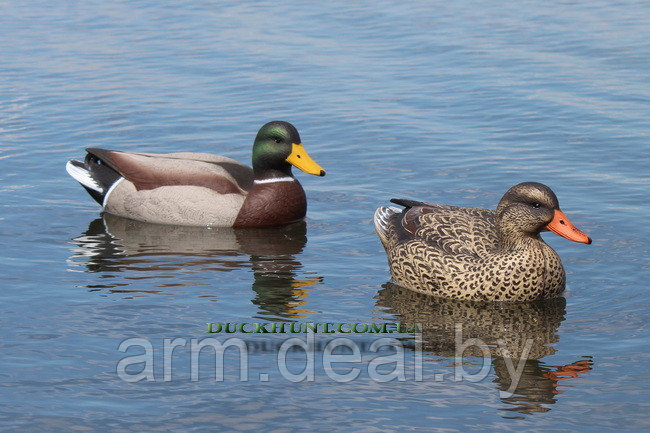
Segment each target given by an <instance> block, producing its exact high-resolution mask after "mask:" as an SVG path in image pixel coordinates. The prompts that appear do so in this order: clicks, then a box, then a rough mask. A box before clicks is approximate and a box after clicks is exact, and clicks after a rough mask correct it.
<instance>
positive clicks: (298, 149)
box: [286, 143, 325, 176]
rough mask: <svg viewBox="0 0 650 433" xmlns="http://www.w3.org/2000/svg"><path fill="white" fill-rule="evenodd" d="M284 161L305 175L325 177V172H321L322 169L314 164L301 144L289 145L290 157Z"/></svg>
mask: <svg viewBox="0 0 650 433" xmlns="http://www.w3.org/2000/svg"><path fill="white" fill-rule="evenodd" d="M286 161H287V162H288V163H289V164H291V165H293V166H294V167H296V168H299V169H300V170H302V171H304V172H305V173H309V174H315V175H316V176H325V170H323V167H321V166H320V165H318V164H316V161H314V160H313V159H311V157H310V156H309V155H308V154H307V151H306V150H305V148H304V146H303V145H302V143H292V144H291V155H289V156H288V157H287V159H286Z"/></svg>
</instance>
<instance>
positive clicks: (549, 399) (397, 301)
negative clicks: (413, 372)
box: [377, 283, 592, 413]
mask: <svg viewBox="0 0 650 433" xmlns="http://www.w3.org/2000/svg"><path fill="white" fill-rule="evenodd" d="M383 287H384V288H383V289H382V290H380V291H379V293H378V296H377V305H378V306H381V307H387V308H388V309H389V310H390V312H392V313H393V314H395V315H397V316H398V318H399V320H400V321H402V322H407V323H419V324H421V327H422V340H423V341H422V349H423V351H425V352H429V353H431V354H434V355H438V356H443V357H453V356H454V355H455V352H456V325H462V341H468V340H469V339H473V338H476V339H479V340H481V341H482V342H483V343H484V344H485V346H483V347H485V348H487V350H488V351H489V353H490V357H491V362H492V367H493V369H494V374H495V376H496V379H495V380H494V382H495V383H496V384H497V387H498V389H499V390H500V391H508V390H509V391H512V389H510V386H511V383H512V380H511V374H510V373H509V371H508V368H507V363H508V362H512V364H511V365H514V366H515V367H517V365H518V363H519V359H520V358H524V359H525V361H522V362H525V364H524V366H523V373H522V376H521V378H520V380H519V383H518V384H517V387H516V389H515V390H514V393H513V394H512V395H511V396H510V397H508V398H502V399H501V400H502V402H503V403H505V404H507V405H508V407H507V408H504V409H502V410H504V411H516V412H520V413H533V412H545V411H548V410H550V408H548V407H546V406H545V405H552V404H554V403H555V402H556V396H557V394H559V393H560V391H559V390H558V388H559V387H560V386H562V385H563V384H560V383H559V381H560V380H563V379H567V378H578V377H580V374H582V373H586V372H588V371H589V370H591V365H592V362H591V360H590V359H581V360H577V361H576V362H574V363H572V364H569V365H565V366H550V365H546V364H545V363H543V362H542V361H540V359H541V358H543V357H546V356H549V355H552V354H554V353H555V352H556V351H555V349H554V347H553V344H554V343H557V341H558V336H557V330H558V328H559V326H560V324H561V323H562V321H563V320H564V315H565V312H566V310H565V305H566V301H565V299H564V298H556V299H548V300H541V301H535V302H526V303H503V302H475V301H459V300H454V299H443V298H437V297H433V296H427V295H423V294H419V293H416V292H413V291H411V290H407V289H404V288H401V287H399V286H397V285H395V284H392V283H387V284H385V285H384V286H383ZM531 342H532V344H531ZM483 347H478V346H474V345H472V346H468V347H467V349H466V350H465V351H464V353H463V356H464V357H467V356H470V357H481V358H482V357H483V356H485V355H484V352H483V350H482V348H483Z"/></svg>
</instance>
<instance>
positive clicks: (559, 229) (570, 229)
mask: <svg viewBox="0 0 650 433" xmlns="http://www.w3.org/2000/svg"><path fill="white" fill-rule="evenodd" d="M546 228H547V229H549V230H550V231H552V232H553V233H555V234H556V235H560V236H562V237H563V238H567V239H568V240H570V241H573V242H582V243H583V244H590V243H591V238H590V237H589V236H587V235H586V234H584V233H583V232H581V231H580V230H578V228H577V227H576V226H574V225H573V223H572V222H571V221H569V218H567V217H566V215H564V212H562V211H561V210H560V209H555V215H554V216H553V221H551V222H550V223H548V224H547V225H546Z"/></svg>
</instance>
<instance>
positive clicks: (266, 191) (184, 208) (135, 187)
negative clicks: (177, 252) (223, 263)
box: [66, 121, 325, 227]
mask: <svg viewBox="0 0 650 433" xmlns="http://www.w3.org/2000/svg"><path fill="white" fill-rule="evenodd" d="M87 152H88V155H86V159H85V161H84V162H80V161H74V160H73V161H69V162H68V164H67V165H66V170H67V171H68V173H69V174H70V175H71V176H72V177H73V178H75V179H76V180H77V181H79V183H81V185H82V186H83V187H84V188H85V189H86V190H87V191H88V193H89V194H90V195H91V196H92V197H93V198H94V199H95V200H96V201H97V202H98V203H99V204H100V205H102V207H103V208H104V211H106V212H108V213H111V214H114V215H119V216H123V217H127V218H131V219H135V220H139V221H145V222H152V223H161V224H176V225H189V226H218V227H269V226H279V225H284V224H289V223H292V222H295V221H299V220H301V219H303V218H304V216H305V214H306V212H307V199H306V196H305V191H304V190H303V189H302V186H301V185H300V183H299V182H298V180H297V179H296V178H294V177H293V175H292V173H291V166H292V165H293V166H295V167H297V168H299V169H301V170H302V171H304V172H306V173H310V174H314V175H318V176H324V175H325V170H323V169H322V168H321V167H320V166H319V165H318V164H316V163H315V162H314V161H313V160H312V159H311V158H310V157H309V155H308V154H307V152H306V151H305V149H304V147H303V145H302V144H301V141H300V135H299V134H298V131H297V130H296V128H295V127H294V126H293V125H291V124H290V123H288V122H281V121H274V122H269V123H267V124H266V125H264V126H262V128H261V129H260V130H259V132H258V133H257V137H256V138H255V142H254V144H253V157H252V159H253V167H252V168H251V167H248V166H247V165H244V164H242V163H239V162H237V161H235V160H234V159H230V158H227V157H225V156H218V155H212V154H208V153H191V152H178V153H170V154H164V155H163V154H153V153H135V152H120V151H113V150H105V149H96V148H89V149H87Z"/></svg>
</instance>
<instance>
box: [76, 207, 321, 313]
mask: <svg viewBox="0 0 650 433" xmlns="http://www.w3.org/2000/svg"><path fill="white" fill-rule="evenodd" d="M306 233H307V226H306V224H305V222H304V221H301V222H298V223H294V224H290V225H287V226H282V227H277V228H265V229H232V228H222V227H220V228H210V229H208V228H205V227H186V226H171V225H159V224H150V223H145V222H140V221H134V220H130V219H126V218H122V217H118V216H115V215H111V214H104V215H103V216H102V218H98V219H96V220H94V221H92V222H91V223H90V225H89V227H88V230H87V231H86V232H84V233H83V234H82V235H81V236H78V237H76V238H74V239H73V241H74V243H75V244H76V245H77V247H78V248H76V249H75V250H74V253H75V254H74V255H73V256H72V257H71V259H70V262H71V265H73V266H78V262H79V261H80V259H81V260H83V262H84V264H85V267H86V269H87V271H88V272H93V273H94V272H99V273H102V278H106V280H105V281H106V283H105V284H90V285H88V286H87V287H88V288H89V289H91V290H93V291H101V292H102V293H105V292H108V293H124V294H127V298H132V297H136V296H143V295H144V294H147V293H149V294H178V293H181V292H179V291H172V290H170V289H173V288H184V289H187V288H188V287H192V286H200V285H206V284H208V283H205V282H204V278H203V277H201V276H200V275H199V274H200V273H202V272H205V271H208V272H209V271H216V272H232V271H236V270H241V269H250V270H252V272H253V279H254V281H253V283H252V289H253V291H254V292H255V297H254V298H253V299H252V302H253V304H255V305H257V306H258V307H259V310H260V311H259V314H260V316H261V317H266V318H268V317H273V318H278V317H281V318H286V319H291V318H301V317H305V315H306V314H308V313H310V311H309V310H307V309H306V308H305V304H306V297H307V296H308V294H309V293H310V291H311V290H310V289H309V287H312V286H315V285H317V284H319V283H320V282H322V277H320V276H317V275H314V274H310V273H309V272H304V271H303V270H302V267H303V266H302V263H301V262H300V261H299V260H298V259H297V258H296V257H297V256H299V255H300V254H301V252H302V250H303V248H304V246H305V244H306V243H307V234H306ZM243 256H248V257H243ZM193 274H196V275H197V276H198V278H195V277H194V275H193ZM298 275H302V276H301V277H300V278H299V277H298ZM118 276H119V277H121V278H116V277H118ZM222 278H223V277H222ZM136 280H149V281H150V282H151V283H150V284H151V285H150V286H149V287H151V289H150V288H149V287H147V288H145V289H142V288H139V287H132V286H133V285H134V284H135V283H136V282H137V281H136ZM160 280H163V281H164V282H162V283H161V282H160ZM135 285H136V286H137V285H138V284H135ZM140 285H141V284H140ZM130 286H131V287H130ZM217 295H218V294H217ZM200 296H201V297H206V298H212V300H215V298H216V297H217V296H216V295H215V294H208V295H206V294H203V295H200Z"/></svg>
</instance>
